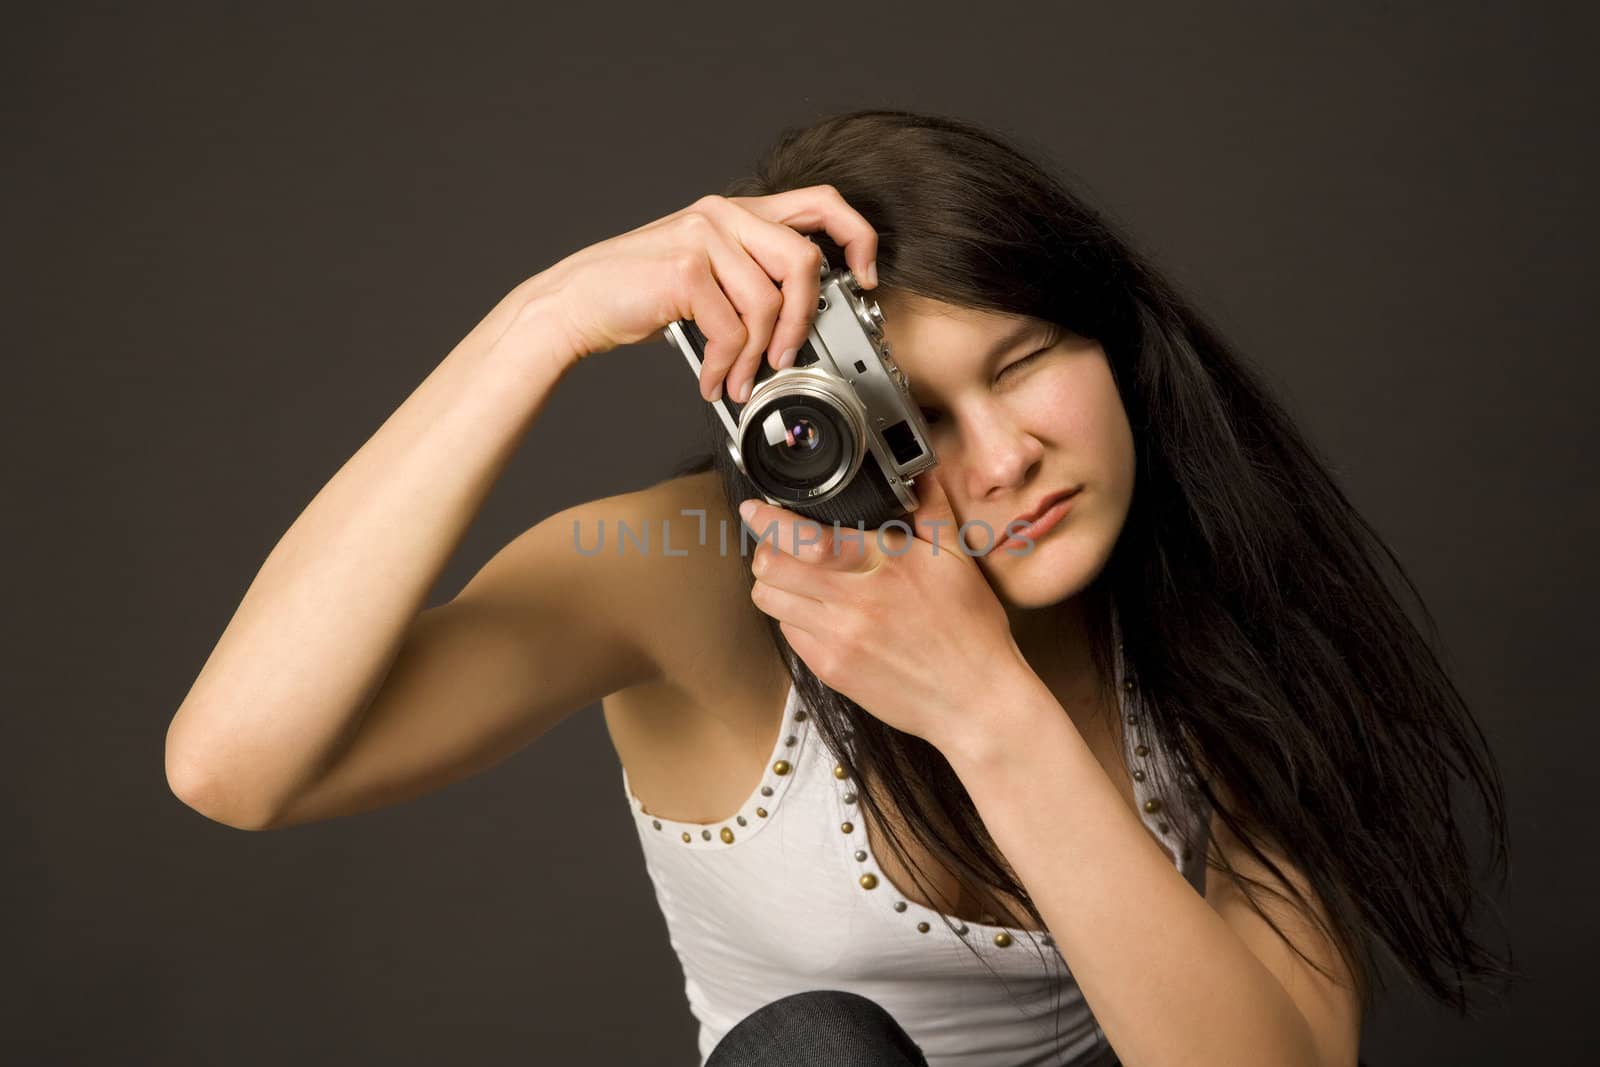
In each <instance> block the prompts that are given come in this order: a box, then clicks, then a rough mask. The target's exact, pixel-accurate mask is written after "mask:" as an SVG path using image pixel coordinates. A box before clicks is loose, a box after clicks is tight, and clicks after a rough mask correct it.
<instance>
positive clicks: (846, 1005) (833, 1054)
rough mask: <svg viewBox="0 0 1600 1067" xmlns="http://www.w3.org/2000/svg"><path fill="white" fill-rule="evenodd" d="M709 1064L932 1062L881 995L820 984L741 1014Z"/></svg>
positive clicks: (922, 1066) (896, 1065) (815, 1066)
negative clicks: (871, 996) (875, 997)
mask: <svg viewBox="0 0 1600 1067" xmlns="http://www.w3.org/2000/svg"><path fill="white" fill-rule="evenodd" d="M705 1067H928V1061H927V1059H926V1058H924V1056H923V1055H922V1050H921V1049H919V1048H918V1047H917V1045H916V1043H915V1042H914V1041H912V1040H911V1036H910V1035H909V1034H907V1033H906V1032H905V1031H904V1030H903V1029H901V1027H900V1024H899V1023H897V1022H895V1020H894V1016H892V1015H890V1014H889V1013H888V1011H886V1010H885V1009H884V1008H883V1006H882V1005H881V1004H879V1003H878V1002H877V1001H875V1000H871V999H868V998H867V997H863V996H861V995H860V994H857V993H846V992H844V991H842V990H838V989H815V990H810V991H808V992H805V993H793V994H791V995H789V996H787V997H780V998H779V999H777V1000H774V1001H773V1002H772V1003H770V1004H766V1005H763V1006H762V1007H760V1008H759V1009H757V1010H756V1011H753V1012H751V1013H750V1014H749V1015H747V1016H745V1017H744V1018H743V1019H741V1020H739V1022H738V1024H737V1025H735V1026H734V1027H733V1029H731V1030H729V1031H728V1032H727V1033H726V1034H724V1035H723V1037H722V1040H721V1041H719V1042H717V1047H716V1048H714V1049H712V1050H711V1055H710V1056H709V1057H707V1058H706V1062H705Z"/></svg>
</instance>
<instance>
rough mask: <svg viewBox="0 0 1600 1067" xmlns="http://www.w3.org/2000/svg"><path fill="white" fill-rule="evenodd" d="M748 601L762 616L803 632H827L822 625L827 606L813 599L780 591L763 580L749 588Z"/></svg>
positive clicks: (825, 627)
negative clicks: (769, 616)
mask: <svg viewBox="0 0 1600 1067" xmlns="http://www.w3.org/2000/svg"><path fill="white" fill-rule="evenodd" d="M791 562H793V561H791ZM750 601H751V603H753V604H755V606H756V607H758V608H760V609H761V610H762V612H763V613H764V614H767V615H771V616H772V617H773V618H774V619H777V620H778V621H780V622H787V623H792V624H794V625H795V626H798V627H800V628H801V629H803V630H814V631H817V632H819V633H821V632H825V631H826V630H827V626H826V625H824V623H823V616H824V613H825V612H826V611H827V606H826V605H825V604H823V603H822V601H820V600H817V599H815V598H814V597H808V596H805V595H803V594H801V593H796V592H793V591H791V590H788V589H782V588H779V587H778V586H775V585H772V584H770V583H768V582H766V581H764V580H763V581H759V582H756V583H755V584H754V585H752V586H751V587H750Z"/></svg>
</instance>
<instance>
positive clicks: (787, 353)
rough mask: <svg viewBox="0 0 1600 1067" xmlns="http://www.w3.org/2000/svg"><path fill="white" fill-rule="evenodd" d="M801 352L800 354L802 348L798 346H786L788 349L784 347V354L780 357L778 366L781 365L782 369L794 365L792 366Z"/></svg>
mask: <svg viewBox="0 0 1600 1067" xmlns="http://www.w3.org/2000/svg"><path fill="white" fill-rule="evenodd" d="M799 354H800V350H799V349H798V348H786V349H784V350H783V355H781V356H779V357H778V367H779V369H782V368H784V367H792V366H794V357H795V356H797V355H799Z"/></svg>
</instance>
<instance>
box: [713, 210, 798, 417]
mask: <svg viewBox="0 0 1600 1067" xmlns="http://www.w3.org/2000/svg"><path fill="white" fill-rule="evenodd" d="M702 210H703V211H704V213H705V214H706V215H707V216H709V217H710V218H711V219H712V221H714V222H715V223H717V224H718V225H720V226H722V227H724V228H725V229H726V230H727V233H728V236H729V239H730V240H729V243H730V244H732V245H733V246H734V247H736V248H740V249H743V251H744V252H745V254H746V255H748V256H749V257H750V258H751V259H752V260H754V261H755V263H756V265H757V266H758V267H759V268H760V269H761V272H762V273H763V274H764V275H765V276H766V277H767V278H768V279H769V282H768V289H769V290H770V291H769V292H767V293H764V294H763V295H764V296H765V297H766V298H767V299H769V300H771V301H772V304H771V306H770V308H764V309H763V310H771V311H772V312H773V314H772V315H771V316H770V317H763V318H762V319H761V320H760V322H759V323H751V324H750V327H751V337H750V339H749V343H748V344H746V345H745V347H744V349H743V350H742V351H741V352H740V353H739V356H738V357H737V359H736V360H735V363H734V365H733V366H732V367H731V368H729V370H728V375H727V382H728V395H729V396H731V397H733V399H735V400H737V401H738V402H739V403H741V404H742V403H744V402H745V401H746V400H748V399H749V397H750V390H751V386H752V383H753V382H754V381H755V377H756V374H757V372H758V371H759V370H760V367H761V353H762V351H763V350H765V351H766V352H767V353H768V362H769V363H771V365H772V366H773V367H774V368H777V367H778V366H779V365H780V364H779V361H780V358H781V357H782V356H783V354H784V353H786V352H789V351H794V352H796V353H798V352H799V350H800V347H801V346H802V345H803V344H805V341H806V338H807V337H808V336H809V335H810V333H811V321H812V320H813V319H814V318H815V317H816V313H817V312H816V308H817V294H818V292H819V291H820V289H821V267H822V264H823V262H824V260H823V255H822V249H820V248H818V247H817V246H816V244H815V243H813V242H812V241H810V240H807V239H806V238H805V237H802V236H801V235H800V234H798V233H796V232H795V231H794V230H792V229H790V228H789V227H787V226H783V225H781V224H779V223H776V222H769V221H767V220H766V219H764V218H762V217H761V216H759V215H756V214H754V213H752V212H750V211H747V210H745V209H744V208H743V207H741V206H740V205H738V204H735V203H733V202H732V201H731V200H728V199H726V198H720V197H708V198H706V200H705V202H704V206H703V208H702ZM774 285H776V286H777V287H776V288H773V286H774Z"/></svg>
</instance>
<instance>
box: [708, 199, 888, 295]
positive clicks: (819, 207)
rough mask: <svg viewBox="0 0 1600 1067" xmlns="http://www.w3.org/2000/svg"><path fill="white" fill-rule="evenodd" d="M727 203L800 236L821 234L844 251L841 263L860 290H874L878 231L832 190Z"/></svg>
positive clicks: (736, 200)
mask: <svg viewBox="0 0 1600 1067" xmlns="http://www.w3.org/2000/svg"><path fill="white" fill-rule="evenodd" d="M731 199H732V200H734V201H735V202H736V203H738V204H739V205H740V206H742V207H744V208H745V209H746V210H748V211H750V212H752V213H754V214H757V215H760V216H761V217H762V218H764V219H766V220H768V221H769V222H780V223H782V224H783V225H785V226H788V227H790V228H791V229H795V230H799V231H800V232H801V233H815V232H816V231H818V230H823V231H825V232H826V233H827V235H828V236H829V237H831V238H833V241H834V243H835V244H837V245H838V246H839V247H840V248H842V249H844V254H845V262H846V263H847V264H848V265H849V267H850V270H851V271H852V272H853V273H854V274H855V276H856V280H857V281H858V282H860V283H861V287H862V288H863V289H872V288H875V287H876V286H877V284H878V279H877V273H876V270H875V269H874V264H875V263H876V261H877V258H878V231H877V230H875V229H873V228H872V224H871V223H870V222H868V221H867V219H866V216H864V215H862V214H861V212H859V211H857V210H856V209H855V208H853V207H851V206H850V205H849V204H848V203H846V202H845V199H844V197H843V196H841V195H840V194H839V191H838V190H837V189H835V188H834V187H833V186H831V185H808V186H805V187H803V188H800V189H789V190H786V191H784V192H781V193H774V194H772V195H771V196H752V197H732V198H731Z"/></svg>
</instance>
